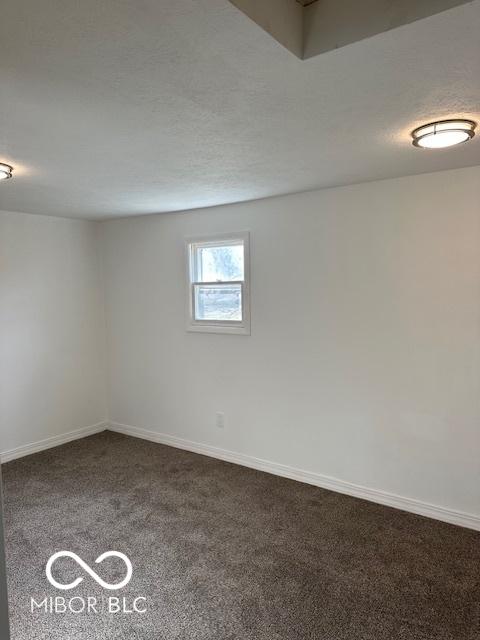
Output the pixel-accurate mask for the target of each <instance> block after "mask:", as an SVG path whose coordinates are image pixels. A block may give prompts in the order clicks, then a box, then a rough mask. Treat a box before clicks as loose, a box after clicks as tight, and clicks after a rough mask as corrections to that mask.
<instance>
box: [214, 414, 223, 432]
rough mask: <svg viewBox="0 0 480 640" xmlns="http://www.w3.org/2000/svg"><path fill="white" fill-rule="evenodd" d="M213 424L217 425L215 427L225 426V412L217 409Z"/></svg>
mask: <svg viewBox="0 0 480 640" xmlns="http://www.w3.org/2000/svg"><path fill="white" fill-rule="evenodd" d="M215 424H216V425H217V429H224V428H225V414H224V413H222V412H221V411H218V412H217V414H216V416H215Z"/></svg>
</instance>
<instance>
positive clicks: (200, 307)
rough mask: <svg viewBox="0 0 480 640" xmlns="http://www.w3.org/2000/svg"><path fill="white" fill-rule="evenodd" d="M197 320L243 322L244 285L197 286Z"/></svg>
mask: <svg viewBox="0 0 480 640" xmlns="http://www.w3.org/2000/svg"><path fill="white" fill-rule="evenodd" d="M195 320H235V321H237V322H241V320H242V285H240V284H234V285H223V286H222V285H201V284H198V285H195Z"/></svg>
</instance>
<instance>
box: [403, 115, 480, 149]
mask: <svg viewBox="0 0 480 640" xmlns="http://www.w3.org/2000/svg"><path fill="white" fill-rule="evenodd" d="M476 126H477V124H476V122H473V121H472V120H440V121H439V122H430V124H424V125H422V126H421V127H417V129H415V130H414V131H412V138H413V145H414V146H415V147H422V148H423V149H442V148H443V147H453V146H454V145H456V144H461V143H462V142H467V140H471V139H472V138H473V136H474V135H475V127H476Z"/></svg>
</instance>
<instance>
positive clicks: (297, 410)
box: [16, 167, 480, 516]
mask: <svg viewBox="0 0 480 640" xmlns="http://www.w3.org/2000/svg"><path fill="white" fill-rule="evenodd" d="M479 185H480V168H479V167H477V168H470V169H464V170H459V171H452V172H444V173H436V174H430V175H424V176H416V177H410V178H403V179H396V180H389V181H383V182H377V183H370V184H363V185H358V186H352V187H346V188H339V189H331V190H324V191H318V192H313V193H304V194H299V195H292V196H287V197H281V198H272V199H268V200H263V201H257V202H252V203H244V204H239V205H233V206H224V207H218V208H212V209H206V210H202V211H195V212H190V213H183V214H170V215H168V214H167V215H158V216H149V217H138V218H130V219H122V220H114V221H109V222H106V223H103V234H104V259H105V279H106V292H107V303H106V304H107V327H108V335H109V370H110V376H109V377H110V384H109V387H110V389H109V405H110V418H111V420H112V421H114V422H116V423H122V424H126V425H133V426H134V427H138V428H145V429H148V430H152V431H157V432H163V433H167V434H171V435H174V436H177V437H181V438H185V439H187V440H192V441H196V442H200V443H205V444H208V445H214V446H217V447H221V448H223V449H228V450H231V451H235V452H238V453H241V454H247V455H251V456H256V457H259V458H263V459H266V460H270V461H274V462H277V463H282V464H286V465H291V466H292V467H296V468H299V469H303V470H307V471H311V472H316V473H320V474H327V475H329V476H333V477H335V478H339V479H341V480H344V481H347V482H352V483H358V484H360V485H364V486H367V487H371V488H373V489H379V490H383V491H387V492H391V493H395V494H398V495H400V496H404V497H406V498H412V499H416V500H420V501H422V502H426V503H429V504H433V505H439V506H443V507H445V508H448V509H453V510H458V511H464V512H467V513H470V514H474V515H476V516H480V462H479V461H480V457H479V455H478V454H479V450H480V296H479V294H480V244H479V242H480V206H479V205H480V186H479ZM245 229H249V230H250V231H251V243H252V244H251V253H252V259H251V263H252V335H251V336H250V337H245V336H228V335H214V334H198V333H187V332H186V331H185V328H184V327H185V321H184V319H185V309H184V305H185V294H184V271H185V264H184V259H185V258H184V238H185V236H188V235H196V234H205V233H210V232H211V233H217V232H226V231H237V230H245ZM16 402H18V399H17V400H16ZM216 411H223V412H225V415H226V428H225V429H224V430H219V429H217V428H216V427H215V412H216Z"/></svg>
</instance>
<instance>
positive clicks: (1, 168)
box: [0, 162, 13, 180]
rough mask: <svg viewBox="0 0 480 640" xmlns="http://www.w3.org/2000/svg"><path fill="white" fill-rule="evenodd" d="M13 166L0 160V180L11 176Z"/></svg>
mask: <svg viewBox="0 0 480 640" xmlns="http://www.w3.org/2000/svg"><path fill="white" fill-rule="evenodd" d="M12 171H13V167H11V166H10V165H9V164H5V163H4V162H0V180H7V179H8V178H11V177H12Z"/></svg>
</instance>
